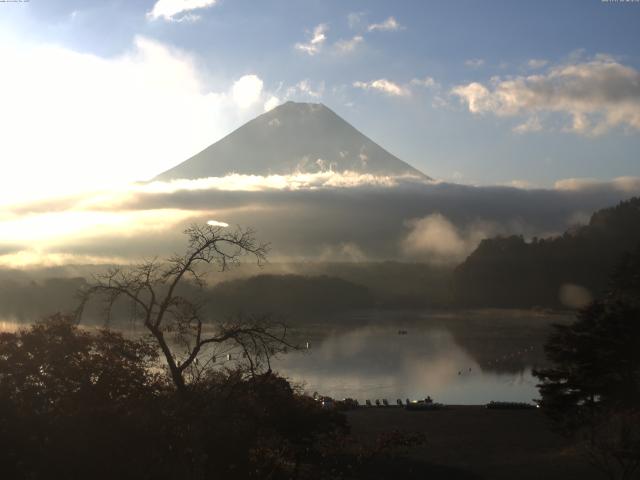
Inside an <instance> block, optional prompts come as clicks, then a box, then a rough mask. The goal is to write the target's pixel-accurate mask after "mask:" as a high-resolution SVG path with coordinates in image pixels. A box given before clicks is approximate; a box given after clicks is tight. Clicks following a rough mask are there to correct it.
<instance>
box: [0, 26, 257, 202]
mask: <svg viewBox="0 0 640 480" xmlns="http://www.w3.org/2000/svg"><path fill="white" fill-rule="evenodd" d="M0 64H2V66H3V73H2V88H1V89H0V105H2V108H1V110H0V131H2V132H3V139H2V142H0V158H2V159H3V160H2V163H3V187H2V189H0V205H2V204H11V203H18V202H20V201H21V200H25V199H29V198H30V199H33V198H45V197H47V196H49V195H54V194H70V193H73V192H78V191H84V190H91V189H94V188H96V187H106V186H108V185H111V184H114V183H115V184H117V183H121V182H128V181H133V180H139V179H143V178H149V177H151V176H153V175H156V174H157V173H158V172H161V171H163V170H166V169H168V168H170V167H172V166H174V165H175V164H176V162H179V161H181V160H184V159H186V158H188V157H190V156H191V155H193V154H195V153H197V152H198V151H200V150H202V149H203V148H205V147H206V146H208V145H210V144H211V143H213V142H214V141H216V140H218V139H219V138H220V137H222V136H223V135H224V134H227V133H228V132H229V131H230V130H231V129H232V128H233V127H236V126H238V125H239V124H240V123H241V122H242V121H246V120H249V119H250V118H251V117H253V116H254V115H255V114H256V113H258V112H259V111H260V110H261V103H257V102H256V104H255V107H256V108H254V109H252V108H248V109H243V108H240V104H241V105H243V106H244V105H247V104H248V102H249V100H254V99H255V98H256V92H257V90H258V89H257V87H258V86H259V85H261V81H260V80H259V79H258V78H257V77H255V76H251V78H252V80H250V81H248V80H246V79H245V80H243V81H240V82H239V83H238V84H236V87H237V88H232V86H231V85H227V86H223V87H222V88H220V89H217V90H212V89H211V88H210V87H209V86H208V85H207V84H206V83H205V82H204V81H203V79H202V75H201V73H200V72H199V70H198V69H197V68H196V66H195V62H194V60H193V59H192V58H191V57H190V56H189V55H187V54H185V53H184V52H181V51H179V50H176V49H172V48H169V47H167V46H165V45H162V44H160V43H158V42H155V41H152V40H149V39H146V38H144V37H136V38H135V40H134V44H133V46H132V47H131V48H130V50H129V51H127V52H126V53H123V54H121V55H119V56H115V57H111V58H102V57H99V56H96V55H91V54H85V53H79V52H76V51H73V50H70V49H67V48H63V47H59V46H50V45H35V46H34V45H26V44H25V43H24V42H22V41H21V40H20V39H19V38H12V39H11V41H6V42H3V43H2V44H0ZM251 86H253V90H252V89H251V88H249V87H251ZM245 87H246V88H245ZM252 92H253V93H252ZM237 102H240V104H239V103H237Z"/></svg>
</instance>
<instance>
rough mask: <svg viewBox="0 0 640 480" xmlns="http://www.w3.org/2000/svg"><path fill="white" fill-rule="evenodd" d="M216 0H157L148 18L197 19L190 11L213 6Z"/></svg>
mask: <svg viewBox="0 0 640 480" xmlns="http://www.w3.org/2000/svg"><path fill="white" fill-rule="evenodd" d="M216 3H218V0H158V1H157V2H156V3H155V4H154V6H153V8H152V9H151V11H150V12H148V13H147V18H148V19H149V20H158V19H160V18H161V19H163V20H166V21H172V22H181V21H195V20H199V18H200V17H199V16H198V15H194V14H193V13H191V12H192V11H193V10H198V9H203V8H208V7H212V6H214V5H215V4H216Z"/></svg>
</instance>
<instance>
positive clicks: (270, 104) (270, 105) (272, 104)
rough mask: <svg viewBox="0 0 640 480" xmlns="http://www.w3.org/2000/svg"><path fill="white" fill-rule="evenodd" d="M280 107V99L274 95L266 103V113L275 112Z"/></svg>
mask: <svg viewBox="0 0 640 480" xmlns="http://www.w3.org/2000/svg"><path fill="white" fill-rule="evenodd" d="M278 105H280V99H279V98H278V97H276V96H274V95H272V96H270V97H269V99H268V100H267V101H266V102H264V111H265V112H268V111H269V110H273V109H274V108H276V107H277V106H278Z"/></svg>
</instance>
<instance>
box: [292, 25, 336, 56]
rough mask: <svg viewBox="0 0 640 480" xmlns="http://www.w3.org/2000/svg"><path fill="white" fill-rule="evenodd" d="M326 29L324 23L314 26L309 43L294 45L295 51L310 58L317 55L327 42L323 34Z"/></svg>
mask: <svg viewBox="0 0 640 480" xmlns="http://www.w3.org/2000/svg"><path fill="white" fill-rule="evenodd" d="M328 29H329V27H328V26H327V25H326V24H324V23H321V24H320V25H318V26H316V27H315V28H314V29H313V32H312V34H311V38H310V39H309V41H308V42H306V43H296V44H295V45H294V47H295V49H296V50H299V51H301V52H304V53H306V54H307V55H312V56H313V55H315V54H317V53H319V52H320V50H321V49H322V46H323V45H324V43H325V41H326V40H327V36H326V35H325V34H326V32H327V30H328Z"/></svg>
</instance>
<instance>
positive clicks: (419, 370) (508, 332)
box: [0, 310, 572, 405]
mask: <svg viewBox="0 0 640 480" xmlns="http://www.w3.org/2000/svg"><path fill="white" fill-rule="evenodd" d="M571 319H572V316H571V315H552V314H540V313H534V312H520V311H509V310H499V311H475V312H388V311H387V312H379V311H378V312H364V313H359V314H357V315H356V314H350V315H346V316H342V317H338V318H336V317H334V318H330V319H326V320H325V321H323V322H322V323H317V322H316V323H313V324H305V326H302V327H298V328H296V329H295V331H296V336H297V338H296V341H297V343H298V344H300V345H305V344H306V343H307V342H309V348H308V349H304V350H302V351H298V352H291V353H289V354H287V355H283V356H281V357H279V358H278V359H276V360H275V361H274V362H273V366H274V370H276V371H278V372H279V373H280V374H282V375H283V376H285V377H287V378H288V379H289V380H291V381H293V382H295V383H296V384H298V385H301V386H302V387H303V388H304V390H305V391H306V392H307V393H309V394H312V393H313V392H318V393H319V394H320V395H328V396H331V397H333V398H336V399H342V398H347V397H351V398H355V399H357V400H358V401H359V402H361V403H364V402H365V400H367V399H369V400H371V401H372V402H374V401H375V400H376V399H380V400H381V401H382V399H387V400H388V401H389V403H393V404H395V402H396V399H398V398H400V399H402V400H403V401H404V399H406V398H409V399H412V400H413V399H422V398H425V397H426V396H427V395H430V396H431V397H432V398H433V399H434V401H436V402H441V403H446V404H460V405H464V404H484V403H487V402H489V401H491V400H495V401H519V402H532V400H533V399H536V398H539V394H538V390H537V388H536V383H537V379H536V378H535V377H533V376H532V374H531V371H532V369H533V368H535V367H536V366H541V365H542V364H544V361H545V360H544V351H543V345H544V341H545V339H546V336H547V335H548V333H549V331H550V327H549V325H550V324H551V323H565V322H567V321H570V320H571ZM15 327H16V325H15V324H14V323H13V322H10V321H7V322H0V330H13V329H15ZM399 332H406V333H402V334H401V333H399ZM219 364H220V363H219ZM226 366H230V365H229V364H227V365H226Z"/></svg>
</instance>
